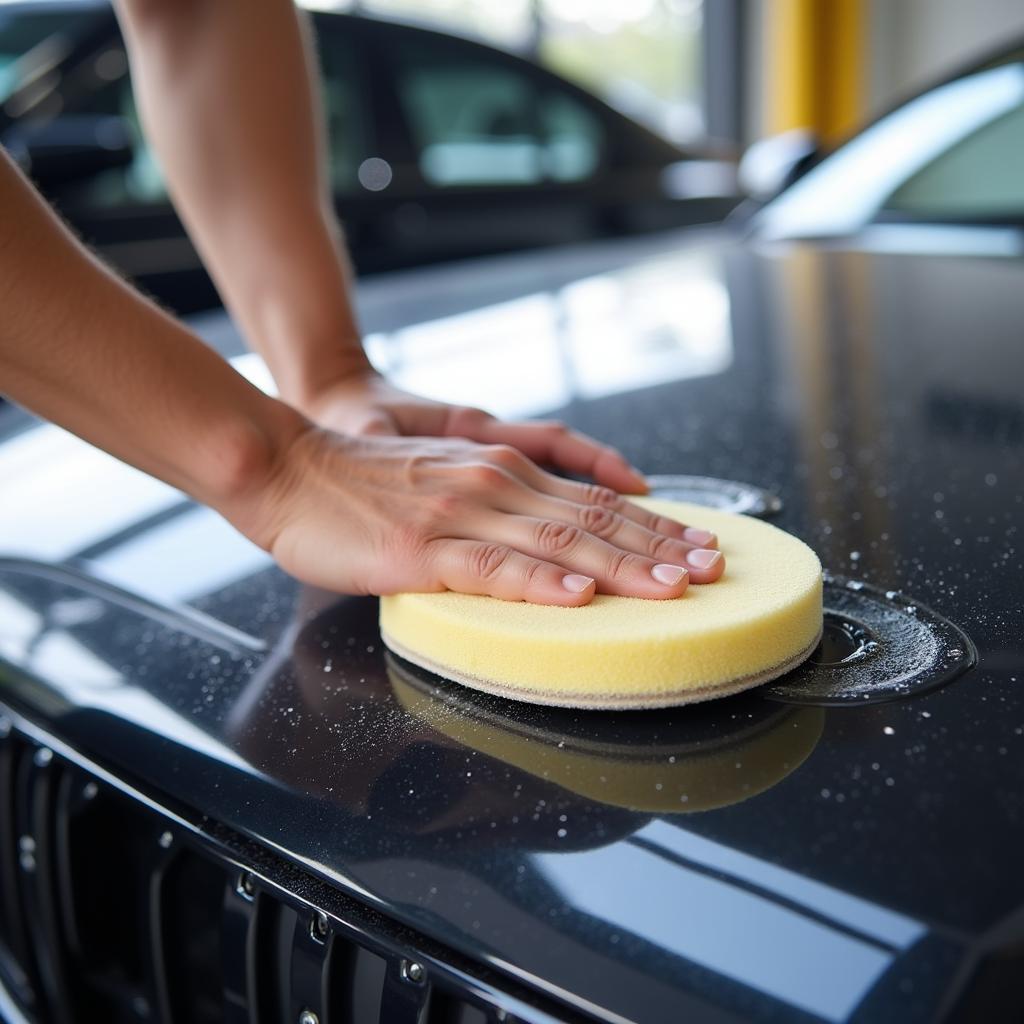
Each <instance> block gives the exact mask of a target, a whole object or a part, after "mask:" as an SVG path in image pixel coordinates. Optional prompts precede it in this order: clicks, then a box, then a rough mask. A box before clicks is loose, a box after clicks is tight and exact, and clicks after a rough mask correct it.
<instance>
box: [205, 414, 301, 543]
mask: <svg viewBox="0 0 1024 1024" xmlns="http://www.w3.org/2000/svg"><path fill="white" fill-rule="evenodd" d="M309 429H310V424H309V422H308V420H306V419H305V417H303V416H302V415H301V414H300V413H298V412H297V411H296V410H295V409H292V408H291V407H290V406H288V405H286V404H285V403H284V402H279V401H277V400H276V399H273V398H269V397H266V396H263V395H261V396H260V397H259V401H258V402H257V403H254V404H253V405H252V406H250V407H249V408H248V409H246V410H245V412H243V413H241V414H240V415H233V416H231V417H230V418H229V419H227V420H226V421H225V422H223V423H222V424H220V425H219V426H218V427H217V428H215V429H214V430H213V431H211V433H210V434H209V435H208V439H209V444H208V447H207V449H206V451H205V452H203V453H201V454H200V458H198V459H197V460H196V465H197V467H198V470H197V474H196V480H195V483H194V485H193V486H192V487H190V488H189V490H190V491H191V493H192V494H193V496H194V497H196V498H197V499H198V500H199V501H201V502H203V503H204V504H206V505H209V506H211V507H212V508H215V509H216V510H217V511H218V512H220V513H221V514H222V515H224V516H225V518H227V519H228V520H229V521H231V522H233V523H234V524H235V525H236V526H237V527H238V528H239V529H241V530H242V532H243V533H245V534H247V535H248V536H250V537H251V538H252V539H253V540H256V542H257V543H260V541H259V539H258V538H257V536H255V535H254V529H255V524H256V523H257V522H258V521H259V519H260V517H261V513H262V509H263V507H264V506H265V505H266V504H267V499H268V496H269V495H271V494H272V493H274V491H275V490H277V488H278V481H279V480H280V478H281V477H282V475H283V471H284V466H285V465H286V463H287V461H288V452H289V450H290V449H291V447H292V446H293V444H294V443H295V441H296V439H297V438H298V437H299V436H301V435H302V434H303V433H305V432H306V431H307V430H309ZM256 532H259V531H256Z"/></svg>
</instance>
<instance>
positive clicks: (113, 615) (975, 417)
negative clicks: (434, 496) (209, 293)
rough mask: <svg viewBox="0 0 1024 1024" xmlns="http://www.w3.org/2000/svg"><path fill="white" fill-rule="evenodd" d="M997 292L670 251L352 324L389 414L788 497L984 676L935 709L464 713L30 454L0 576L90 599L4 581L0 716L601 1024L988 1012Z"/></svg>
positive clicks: (234, 545) (519, 276) (1000, 663)
mask: <svg viewBox="0 0 1024 1024" xmlns="http://www.w3.org/2000/svg"><path fill="white" fill-rule="evenodd" d="M914 237H915V238H916V239H918V241H919V239H920V235H916V236H914ZM943 238H944V239H945V241H946V245H947V248H949V236H948V234H947V235H944V236H943ZM914 244H916V243H914V241H913V239H909V240H908V239H904V240H903V247H904V248H906V249H912V248H913V247H914ZM617 263H618V264H621V269H619V270H616V269H614V268H615V265H616V264H617ZM1022 280H1024V263H1022V261H1021V260H1020V259H1019V258H1008V257H1001V256H970V257H962V256H954V255H933V256H925V255H917V254H914V253H912V252H909V251H908V252H903V253H888V254H886V253H871V252H867V251H854V250H853V248H852V247H851V249H850V250H849V251H841V250H838V249H832V250H826V249H821V248H815V247H812V246H808V245H796V246H791V247H775V248H761V249H754V248H742V247H740V246H738V245H734V244H732V243H725V242H720V241H718V242H716V241H713V240H710V239H703V240H702V239H699V238H690V237H687V236H678V237H674V238H669V237H665V238H661V239H658V240H652V241H651V242H650V243H648V244H647V248H646V249H645V248H644V246H642V245H638V244H633V245H631V246H624V247H621V248H616V247H608V248H605V249H603V250H600V251H598V250H588V251H586V252H581V253H578V254H576V255H575V256H574V255H573V254H572V253H571V252H569V253H561V254H552V255H550V256H545V257H537V256H533V257H530V259H529V260H520V259H502V260H499V261H495V262H494V263H493V264H488V265H477V266H475V267H474V268H469V269H467V270H466V271H465V273H462V272H459V271H455V270H453V271H444V270H435V271H431V272H427V273H425V274H420V275H409V276H396V277H394V278H392V279H390V280H387V281H384V282H382V283H381V284H380V285H379V290H378V292H376V293H375V292H374V291H373V290H372V289H370V290H367V291H364V294H363V311H364V316H365V318H366V322H367V327H368V329H369V331H370V332H371V338H370V349H371V351H372V352H373V353H374V357H375V358H376V359H377V361H378V362H379V363H380V364H381V365H384V366H387V367H388V368H389V369H390V371H391V372H392V373H393V374H394V376H395V377H396V379H398V380H399V381H400V382H402V383H405V384H407V385H408V386H419V387H421V388H422V389H424V390H425V391H428V392H430V393H434V394H438V395H449V396H450V397H452V398H453V399H457V400H465V399H467V398H471V399H472V400H474V401H476V402H479V403H482V404H485V405H486V404H491V405H493V406H494V407H495V408H496V409H497V410H498V411H501V412H505V413H514V412H515V411H516V410H517V409H518V410H519V411H524V412H541V411H546V410H549V409H551V408H554V407H561V411H560V414H561V415H562V416H564V417H565V418H566V419H568V420H569V421H571V422H572V423H573V424H575V425H576V426H578V427H579V428H581V429H584V430H588V431H590V432H592V433H594V434H595V435H597V436H599V437H602V438H604V439H607V440H609V441H612V442H614V443H616V444H618V445H619V446H620V447H621V448H622V449H623V450H624V451H625V453H626V455H627V456H628V457H629V458H630V459H631V460H633V461H635V462H636V463H638V464H639V465H640V466H642V467H643V468H645V469H646V470H648V471H650V472H652V473H661V474H673V473H689V474H696V475H703V476H713V477H723V478H727V479H736V480H741V481H747V482H750V483H752V484H755V485H759V486H762V487H765V488H767V489H768V490H770V491H771V492H772V493H774V494H777V495H778V496H779V497H780V498H781V499H782V503H783V508H782V511H781V512H780V513H779V515H778V516H777V517H776V518H775V519H774V520H773V521H774V522H776V523H778V524H779V525H781V526H783V527H784V528H786V529H789V530H791V531H793V532H794V533H796V534H798V535H799V536H800V537H802V538H803V539H805V540H806V541H807V542H808V543H810V544H811V545H812V546H813V547H814V548H815V549H816V550H817V551H818V552H819V553H820V555H821V558H822V561H823V563H824V565H825V566H826V568H828V569H830V570H832V571H834V572H836V573H840V574H843V575H845V576H849V577H854V578H857V579H861V580H865V581H868V582H869V583H871V584H873V585H876V586H878V587H880V588H881V589H882V590H883V591H884V590H888V589H893V590H898V591H900V592H901V593H903V594H906V595H909V596H911V597H913V598H915V599H916V600H919V601H921V602H924V603H925V604H926V605H929V606H931V607H933V608H934V609H935V610H936V611H938V612H939V613H940V614H942V615H944V616H946V617H948V618H949V619H951V620H952V621H953V622H955V623H956V624H957V625H959V626H960V627H962V628H963V629H964V630H965V631H966V632H967V634H968V635H969V636H970V638H971V639H972V640H973V642H974V643H975V644H976V645H977V649H978V653H979V664H978V666H977V667H976V668H974V669H972V670H970V671H969V672H967V673H966V674H965V675H963V676H961V677H960V678H959V679H958V680H956V681H955V682H953V683H951V684H949V685H947V686H945V687H943V688H941V689H938V690H934V691H931V692H928V693H925V694H922V695H919V696H914V697H912V698H910V699H905V700H902V701H899V702H894V703H885V704H870V705H867V706H852V707H841V708H820V707H794V706H784V705H779V704H777V703H773V702H769V701H767V700H765V699H763V698H762V697H761V696H760V695H759V694H758V693H757V692H754V693H751V694H748V695H746V696H743V697H738V698H731V699H728V700H723V701H718V702H713V703H711V704H709V705H701V706H695V707H692V708H689V709H680V710H676V711H670V712H661V711H659V712H654V713H637V712H629V713H612V714H595V713H585V712H569V711H554V710H545V709H542V708H536V707H527V706H518V705H516V704H513V703H509V702H504V701H501V700H498V699H494V698H488V697H483V696H479V695H474V694H472V693H470V692H468V691H465V690H462V689H460V688H458V687H455V686H452V685H451V684H444V683H441V682H439V681H437V680H434V679H432V678H430V677H426V676H424V675H422V674H420V673H418V672H417V671H416V670H414V669H411V668H410V667H408V666H405V665H403V664H402V663H401V662H400V661H399V660H397V659H393V658H390V657H389V656H388V655H387V653H386V652H385V651H384V649H383V648H382V646H381V643H380V638H379V633H378V630H377V606H376V602H375V601H373V600H369V599H352V598H339V597H336V596H332V595H328V594H324V593H320V592H315V591H312V590H310V589H308V588H303V587H299V586H298V585H297V584H295V583H293V582H292V581H290V580H288V579H287V578H286V577H284V576H283V575H282V574H281V573H280V572H278V571H277V570H276V569H274V568H273V567H272V566H270V565H269V564H268V563H267V561H266V559H265V558H264V556H262V555H261V554H260V553H259V552H258V551H256V550H255V549H253V548H251V546H249V545H248V544H247V543H246V542H243V541H241V540H240V539H237V538H236V537H235V536H234V535H233V534H232V533H231V531H230V530H229V528H228V527H226V526H224V525H223V524H221V523H220V522H219V520H217V518H216V517H215V516H214V515H213V514H212V513H209V512H207V511H205V510H202V509H199V508H196V507H194V506H192V505H190V504H188V503H185V502H183V501H182V500H181V498H180V496H179V495H176V494H175V493H174V492H172V491H170V490H169V489H167V488H163V487H162V486H160V485H157V484H153V483H151V482H150V481H148V480H146V479H145V478H143V477H141V476H139V475H138V474H136V473H134V472H133V471H130V470H127V469H124V468H123V467H120V466H118V465H117V464H116V463H113V462H112V461H110V460H108V459H106V458H105V457H103V456H100V455H97V454H94V453H92V452H90V451H89V450H88V449H86V448H85V447H84V446H82V445H80V443H79V442H77V441H74V440H73V439H71V438H68V437H67V436H66V435H63V434H61V433H60V432H59V431H56V430H54V429H53V428H42V429H37V430H32V431H28V432H24V433H21V434H19V435H17V436H15V437H13V438H12V439H11V440H10V441H8V442H7V443H6V444H3V445H0V478H2V479H3V481H4V483H3V489H4V501H3V505H2V508H0V538H2V547H3V549H4V550H5V551H7V552H9V553H11V554H12V555H18V556H20V557H22V558H28V559H34V560H36V561H37V562H38V563H41V564H47V565H54V564H60V563H66V564H71V565H74V566H76V567H77V568H78V569H79V570H86V573H87V576H86V578H83V576H82V575H80V574H75V575H67V576H64V575H62V574H61V573H60V572H54V571H53V570H52V569H48V570H46V571H44V572H41V571H40V570H39V569H37V568H34V567H33V565H32V564H31V563H29V562H25V561H14V560H11V561H8V562H6V563H4V564H3V565H0V656H2V658H3V663H2V667H0V695H2V698H3V700H4V701H7V702H8V703H10V704H12V705H15V706H17V707H18V708H20V709H22V710H23V711H25V712H28V713H30V714H31V715H33V716H34V717H36V718H37V719H39V720H45V721H46V722H48V723H49V724H50V725H51V727H52V728H53V729H54V730H55V731H56V732H57V733H58V734H59V735H61V736H63V737H64V738H66V739H67V740H68V741H70V742H71V743H73V744H75V745H77V746H79V747H80V748H81V749H82V750H83V751H85V752H86V753H88V754H90V755H91V756H93V757H96V758H98V759H100V760H101V761H102V762H103V763H105V764H107V765H109V766H111V767H113V768H115V769H117V770H118V771H120V772H122V773H124V774H125V775H127V776H128V777H129V778H131V779H132V780H135V781H136V782H138V783H139V784H140V785H142V786H144V787H150V788H152V789H153V790H154V791H156V792H162V793H166V794H168V795H169V796H171V797H173V798H174V799H176V800H179V801H182V802H184V803H186V804H187V805H189V806H192V807H194V808H197V809H199V810H201V811H202V812H204V813H207V814H209V815H210V817H211V818H212V819H214V820H219V821H222V822H225V823H227V824H229V825H231V826H233V827H234V828H236V829H239V830H241V831H243V832H245V833H247V834H250V835H252V836H254V837H256V838H258V839H260V840H262V841H263V842H266V843H268V844H270V845H272V846H273V847H275V848H276V849H278V850H279V851H283V852H285V853H286V854H287V855H288V856H289V857H291V858H293V859H294V860H295V861H296V862H298V863H300V864H302V865H303V866H305V867H307V868H309V869H311V870H313V871H316V872H317V873H319V874H321V875H323V876H324V877H326V878H328V879H331V880H333V881H334V882H335V883H336V884H337V885H339V886H341V887H342V888H344V889H345V890H346V891H349V892H351V893H353V894H355V895H356V896H357V897H358V898H360V899H363V900H365V901H367V902H369V903H371V904H373V905H376V906H379V907H381V908H383V909H386V910H387V911H388V912H389V913H390V914H392V915H394V916H395V917H396V918H399V919H400V920H403V921H406V922H408V923H410V924H413V925H415V926H416V927H417V928H419V929H421V930H422V931H423V932H425V933H427V934H429V935H432V936H434V937H436V938H438V939H440V940H443V941H444V942H446V943H448V944H450V945H452V946H455V947H458V948H459V949H461V950H464V951H466V952H467V953H469V954H470V955H472V956H474V957H477V958H483V959H486V960H488V961H489V962H491V963H493V964H496V965H498V966H500V967H502V968H503V969H505V970H507V971H509V972H512V973H514V974H516V975H518V976H519V977H522V978H525V979H527V980H528V981H530V982H531V983H532V984H534V985H536V986H537V987H539V988H543V989H545V990H547V991H549V992H553V993H555V994H556V995H558V996H559V997H560V998H563V999H564V1000H566V1001H567V1002H570V1003H573V1004H575V1005H577V1006H581V1007H584V1008H589V1009H590V1011H591V1012H593V1013H594V1014H595V1015H596V1016H599V1017H605V1018H606V1019H628V1020H635V1021H645V1022H649V1021H677V1020H681V1019H691V1017H692V1019H699V1020H723V1021H724V1020H735V1019H737V1018H742V1019H747V1018H749V1019H756V1020H778V1019H785V1020H805V1019H806V1020H818V1019H822V1020H835V1021H839V1020H856V1021H871V1022H875V1021H900V1022H903V1021H924V1020H932V1019H935V1018H937V1017H939V1016H949V1017H950V1019H955V1020H1001V1019H1015V1017H1014V1014H1015V1013H1016V1012H1017V1010H1019V1007H1020V1006H1021V1005H1022V999H1024V993H1022V991H1021V988H1020V986H1021V974H1022V972H1021V970H1020V968H1021V966H1022V964H1021V960H1020V956H1021V954H1020V949H1021V941H1022V939H1024V875H1022V872H1021V863H1022V855H1024V820H1022V814H1024V700H1022V696H1021V685H1022V679H1024V639H1022V637H1024V631H1022V608H1024V582H1022V580H1024V564H1022V563H1024V559H1022V555H1021V536H1020V529H1021V525H1022V521H1024V497H1022V488H1021V482H1022V474H1021V454H1022V449H1024V405H1022V399H1021V381H1022V380H1024V344H1022V343H1021V327H1020V325H1021V323H1022V322H1024V288H1022V287H1021V282H1022ZM409 310H413V311H415V312H413V313H409V312H408V311H409ZM418 320H424V321H426V320H429V321H430V322H425V323H419V324H418V325H417V321H418ZM206 326H207V328H208V329H209V332H210V333H211V334H216V333H217V330H218V327H217V325H216V324H207V325H206ZM221 329H222V328H221ZM460 368H462V369H461V370H460ZM88 575H93V576H95V577H96V578H97V579H107V580H110V581H113V582H114V583H116V584H117V585H119V586H120V587H124V588H126V589H127V590H128V591H133V592H137V593H140V594H145V595H148V597H149V599H150V600H149V603H145V602H138V601H136V600H135V599H133V598H132V597H131V596H130V595H126V594H125V593H123V592H122V591H120V590H117V589H111V588H110V587H109V586H108V585H106V584H103V585H101V584H98V583H90V582H89V581H88ZM684 600H685V598H684ZM179 603H180V604H185V605H188V606H190V607H191V609H193V610H194V612H190V613H188V614H187V615H184V616H178V615H177V613H175V612H174V611H173V609H172V608H170V606H171V605H174V604H179ZM196 612H199V613H202V616H197V615H196V614H195V613H196ZM218 623H221V624H224V626H226V627H231V628H230V630H229V629H222V628H221V627H220V626H219V625H218ZM237 631H240V633H239V632H237ZM247 638H253V639H247ZM616 1015H618V1016H616Z"/></svg>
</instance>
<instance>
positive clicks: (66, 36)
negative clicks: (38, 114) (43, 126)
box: [0, 9, 96, 117]
mask: <svg viewBox="0 0 1024 1024" xmlns="http://www.w3.org/2000/svg"><path fill="white" fill-rule="evenodd" d="M95 21H96V14H95V12H94V11H86V12H82V13H81V14H73V13H69V12H68V11H66V10H65V11H31V12H24V11H21V12H12V11H8V12H4V11H3V10H2V9H0V103H4V102H5V101H6V100H9V99H10V100H11V102H10V103H5V106H4V110H3V112H4V114H6V115H7V116H8V117H18V116H20V115H21V114H23V113H25V112H27V111H31V110H32V108H33V106H34V105H35V104H36V103H38V102H39V101H40V100H41V99H42V98H44V97H46V96H48V95H50V93H51V89H50V87H52V86H53V85H54V84H55V81H56V80H55V78H54V74H53V69H54V68H56V67H57V66H58V64H59V62H60V61H61V60H62V59H63V58H64V56H65V55H66V54H67V53H68V52H70V50H71V49H72V47H73V46H74V44H75V42H76V40H77V39H78V38H79V37H80V36H81V35H82V34H83V33H85V32H86V31H87V30H88V29H89V28H90V26H92V25H93V24H94V23H95ZM23 86H24V87H26V94H25V95H23V96H22V97H21V98H19V99H18V100H17V101H15V100H14V99H13V98H12V97H13V94H14V93H15V92H16V91H17V90H18V89H19V88H21V87H23ZM29 86H32V88H28V87H29Z"/></svg>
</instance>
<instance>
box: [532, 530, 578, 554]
mask: <svg viewBox="0 0 1024 1024" xmlns="http://www.w3.org/2000/svg"><path fill="white" fill-rule="evenodd" d="M582 538H583V531H582V530H580V529H579V527H576V526H570V525H569V524H568V523H558V522H553V521H545V522H542V523H539V524H538V526H537V531H536V543H537V548H538V549H539V550H540V551H542V552H543V553H544V554H545V555H548V556H549V557H555V558H557V557H559V556H562V555H565V554H567V553H568V552H570V551H571V550H572V549H573V548H574V547H576V546H577V545H578V544H579V542H580V540H581V539H582Z"/></svg>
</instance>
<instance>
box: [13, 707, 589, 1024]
mask: <svg viewBox="0 0 1024 1024" xmlns="http://www.w3.org/2000/svg"><path fill="white" fill-rule="evenodd" d="M5 1016H7V1017H11V1018H12V1020H13V1021H18V1020H19V1018H20V1019H21V1020H25V1021H30V1022H33V1024H35V1022H38V1024H50V1022H53V1024H77V1022H88V1024H92V1022H103V1024H108V1022H109V1024H120V1022H127V1021H132V1022H139V1021H160V1022H162V1024H207V1022H211V1024H212V1022H232V1024H233V1022H252V1024H270V1022H275V1024H276V1022H290V1024H373V1022H382V1024H406V1022H407V1024H497V1022H512V1021H519V1022H530V1024H534V1022H536V1024H549V1022H555V1021H582V1020H584V1019H587V1020H590V1019H591V1018H589V1017H587V1018H584V1017H581V1016H579V1015H578V1014H577V1013H576V1012H575V1011H571V1010H569V1009H568V1008H563V1007H562V1006H561V1005H560V1004H556V1003H554V1002H553V1001H549V1000H548V999H547V997H546V996H544V995H543V994H539V993H537V992H534V991H533V990H528V989H526V988H525V987H524V986H520V985H519V984H518V983H517V982H515V981H514V980H510V979H509V978H507V977H505V976H504V975H497V974H496V973H495V972H491V971H490V969H489V968H487V967H485V966H481V965H479V964H477V963H476V962H474V961H471V960H468V959H466V958H462V957H461V955H460V954H458V953H456V952H454V951H451V950H448V949H446V948H443V947H441V946H439V945H438V944H436V943H434V942H433V941H432V940H430V939H428V938H426V937H424V936H421V935H419V934H418V933H416V932H412V931H410V930H408V929H406V928H404V927H403V926H402V925H400V924H398V923H397V922H394V921H392V920H390V919H389V918H387V917H386V916H384V915H380V914H378V913H376V912H375V911H374V910H372V909H371V908H368V907H366V906H364V905H363V904H361V903H358V902H356V901H355V900H352V899H351V898H349V897H348V896H346V895H345V894H344V893H342V892H340V891H339V890H338V889H336V888H335V887H333V886H331V885H330V884H329V883H326V882H324V881H323V880H321V879H318V878H316V877H315V876H313V875H312V874H309V873H306V872H304V871H301V870H297V869H296V867H295V866H294V865H292V864H291V863H290V862H288V861H287V860H285V859H283V858H278V857H276V856H275V855H273V854H272V853H269V852H268V851H267V850H266V849H265V848H264V847H262V846H258V845H257V844H255V843H252V842H251V841H249V840H247V839H245V838H243V837H240V836H238V835H237V834H233V833H231V832H230V831H228V830H225V829H224V828H223V827H220V826H218V825H217V824H216V823H212V822H210V821H208V820H205V819H202V818H191V819H190V818H189V817H188V816H187V814H185V813H184V812H181V811H176V810H171V809H169V808H168V806H167V805H166V803H158V802H155V801H154V800H152V799H151V798H150V797H149V796H147V795H144V794H143V793H142V792H141V791H140V790H138V789H136V788H134V786H133V785H132V784H131V783H130V782H128V781H126V780H124V779H122V778H120V777H116V778H115V777H114V776H112V775H110V774H109V773H108V772H106V770H105V769H103V768H101V767H100V766H98V765H97V764H95V763H94V762H92V761H89V760H87V759H85V758H82V757H80V756H79V755H78V754H77V753H76V752H75V751H73V750H71V749H70V748H67V747H66V746H64V745H62V744H61V743H60V742H59V741H56V740H55V739H54V738H53V737H51V736H49V735H48V734H46V733H45V732H43V731H41V730H39V729H38V728H36V726H35V725H33V724H31V723H29V722H27V721H26V720H25V719H21V718H18V717H17V716H15V715H13V713H7V712H6V711H5V710H4V709H3V708H2V706H0V1019H3V1018H4V1017H5Z"/></svg>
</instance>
